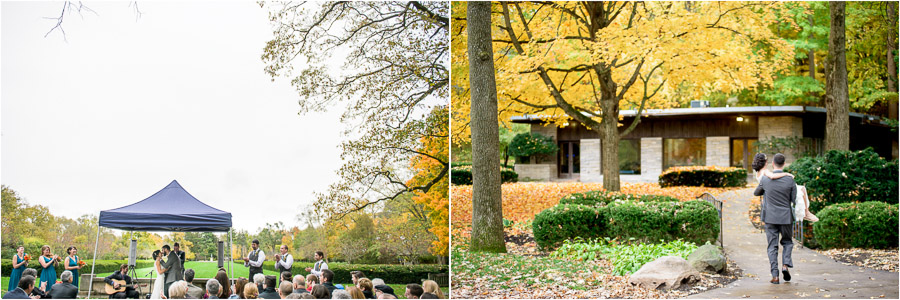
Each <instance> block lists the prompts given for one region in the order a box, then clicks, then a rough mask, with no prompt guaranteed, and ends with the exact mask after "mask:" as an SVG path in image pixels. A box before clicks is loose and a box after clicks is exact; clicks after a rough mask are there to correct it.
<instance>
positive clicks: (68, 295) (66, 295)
mask: <svg viewBox="0 0 900 300" xmlns="http://www.w3.org/2000/svg"><path fill="white" fill-rule="evenodd" d="M59 280H60V281H62V283H57V284H54V285H53V287H52V288H50V291H49V292H47V294H50V298H53V299H75V297H76V296H78V287H77V286H75V285H74V284H72V271H69V270H66V271H63V272H62V274H60V275H59Z"/></svg>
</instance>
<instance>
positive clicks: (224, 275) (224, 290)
mask: <svg viewBox="0 0 900 300" xmlns="http://www.w3.org/2000/svg"><path fill="white" fill-rule="evenodd" d="M216 281H218V282H219V287H220V288H219V293H218V294H216V297H218V298H219V299H229V298H231V295H232V294H231V281H229V280H228V272H226V271H225V269H219V272H218V273H216Z"/></svg>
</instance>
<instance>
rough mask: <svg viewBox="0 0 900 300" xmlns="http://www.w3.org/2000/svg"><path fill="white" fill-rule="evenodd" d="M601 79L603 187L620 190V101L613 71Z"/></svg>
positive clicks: (600, 77)
mask: <svg viewBox="0 0 900 300" xmlns="http://www.w3.org/2000/svg"><path fill="white" fill-rule="evenodd" d="M598 77H599V79H600V82H601V84H600V97H601V98H600V109H601V113H600V115H601V117H602V118H603V119H602V120H601V122H600V132H601V133H600V152H601V153H600V170H601V173H602V174H603V189H605V190H607V191H615V192H618V191H619V126H618V125H619V101H618V99H616V83H615V82H614V81H613V79H612V75H611V72H606V73H604V74H603V75H601V76H598Z"/></svg>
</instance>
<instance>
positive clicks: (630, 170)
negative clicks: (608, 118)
mask: <svg viewBox="0 0 900 300" xmlns="http://www.w3.org/2000/svg"><path fill="white" fill-rule="evenodd" d="M619 173H621V174H641V140H636V139H635V140H620V141H619Z"/></svg>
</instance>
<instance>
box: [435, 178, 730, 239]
mask: <svg viewBox="0 0 900 300" xmlns="http://www.w3.org/2000/svg"><path fill="white" fill-rule="evenodd" d="M501 188H502V195H503V196H502V197H503V218H504V219H506V220H510V221H512V222H514V224H515V225H514V226H512V227H511V228H510V229H508V232H509V233H511V234H513V235H516V234H522V233H530V232H531V226H529V224H530V222H531V220H533V219H534V215H536V214H537V213H539V212H541V211H543V210H545V209H548V208H550V207H553V206H555V205H556V204H558V203H559V199H560V198H562V197H564V196H566V195H569V194H571V193H581V192H587V191H598V190H603V184H602V183H581V182H518V183H507V184H503V185H502V187H501ZM736 189H739V188H708V187H669V188H661V187H659V184H658V183H622V184H621V192H622V193H626V194H644V195H666V196H672V197H675V198H678V199H681V201H688V200H693V199H696V198H697V197H698V196H700V195H702V194H703V193H707V192H708V193H710V194H712V195H713V196H718V195H719V194H720V193H722V192H725V191H730V190H736ZM450 201H451V205H452V208H453V228H452V233H453V235H454V240H456V239H457V238H463V239H465V238H467V237H468V236H469V233H470V232H471V226H472V186H471V185H463V186H452V187H451V188H450Z"/></svg>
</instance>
